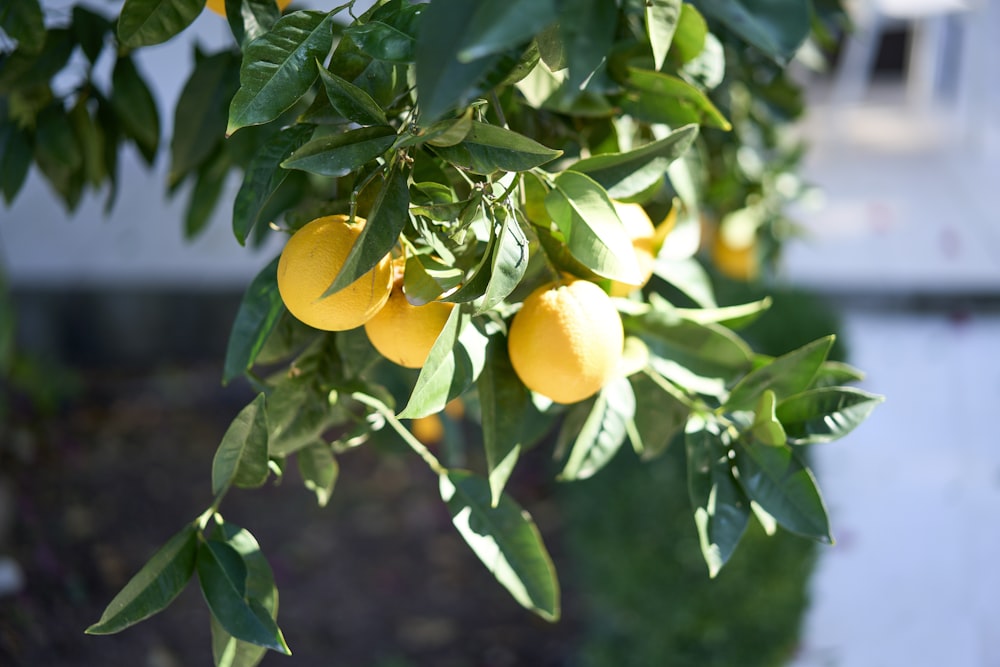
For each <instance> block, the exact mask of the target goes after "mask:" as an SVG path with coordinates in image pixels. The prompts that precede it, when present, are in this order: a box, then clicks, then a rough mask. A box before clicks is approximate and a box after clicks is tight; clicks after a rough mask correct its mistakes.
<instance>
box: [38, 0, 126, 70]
mask: <svg viewBox="0 0 1000 667" xmlns="http://www.w3.org/2000/svg"><path fill="white" fill-rule="evenodd" d="M113 31H114V26H113V25H112V24H111V21H109V20H108V19H107V18H105V17H104V15H103V14H98V13H96V12H92V11H90V10H89V9H87V8H86V7H84V6H83V5H74V6H73V35H74V36H75V37H76V41H77V42H79V43H80V49H81V50H82V51H83V53H84V55H86V56H87V59H88V60H90V62H91V64H93V63H96V62H97V59H98V58H99V57H100V55H101V53H102V52H103V51H104V45H105V44H106V42H107V35H108V33H109V32H113ZM39 45H41V42H39Z"/></svg>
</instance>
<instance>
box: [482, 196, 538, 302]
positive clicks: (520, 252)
mask: <svg viewBox="0 0 1000 667" xmlns="http://www.w3.org/2000/svg"><path fill="white" fill-rule="evenodd" d="M501 210H502V211H503V213H502V218H503V221H502V222H501V223H499V225H500V231H499V232H498V233H497V238H496V242H495V243H494V244H493V248H492V250H491V256H492V259H491V263H490V280H489V283H488V284H487V285H486V291H485V292H484V293H483V297H482V301H481V302H480V303H479V305H478V307H477V309H476V310H477V311H478V312H485V311H487V310H490V309H491V308H494V307H495V306H497V305H499V304H500V302H501V301H503V300H504V299H506V298H507V297H508V296H510V294H511V292H513V291H514V289H515V288H517V286H518V284H519V283H520V282H521V278H523V277H524V273H525V271H526V270H527V269H528V239H527V237H525V235H524V231H523V230H522V229H521V226H520V225H519V224H518V223H517V219H516V218H514V216H512V215H510V214H509V213H507V212H506V210H504V209H501Z"/></svg>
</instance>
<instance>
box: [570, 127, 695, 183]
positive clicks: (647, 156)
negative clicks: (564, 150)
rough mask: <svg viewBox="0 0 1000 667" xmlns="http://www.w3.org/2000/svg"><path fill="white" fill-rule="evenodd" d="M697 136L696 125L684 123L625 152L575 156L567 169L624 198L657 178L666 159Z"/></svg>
mask: <svg viewBox="0 0 1000 667" xmlns="http://www.w3.org/2000/svg"><path fill="white" fill-rule="evenodd" d="M697 136H698V126H697V125H687V126H685V127H681V128H678V129H676V130H674V131H673V132H671V133H670V135H669V136H667V137H665V138H663V139H660V140H659V141H654V142H653V143H651V144H646V145H645V146H641V147H640V148H637V149H635V150H632V151H628V152H626V153H604V154H601V155H595V156H593V157H588V158H584V159H582V160H578V161H577V162H575V163H574V164H572V165H571V166H570V167H569V169H571V170H573V171H576V172H580V173H581V174H586V175H587V176H589V177H590V178H592V179H593V180H594V181H596V182H597V183H598V184H600V185H601V187H603V188H604V189H605V190H607V192H608V196H609V197H611V198H612V199H625V198H627V197H632V196H634V195H637V194H639V193H641V192H644V191H645V190H646V189H647V188H649V187H650V186H652V185H654V184H656V183H657V182H659V181H660V180H661V179H662V178H663V174H664V173H665V172H666V171H667V167H668V166H669V165H670V163H671V162H673V161H674V160H675V159H677V158H678V157H680V156H681V155H682V154H683V153H684V152H685V151H687V149H688V148H689V147H690V146H691V144H692V143H694V140H695V137H697Z"/></svg>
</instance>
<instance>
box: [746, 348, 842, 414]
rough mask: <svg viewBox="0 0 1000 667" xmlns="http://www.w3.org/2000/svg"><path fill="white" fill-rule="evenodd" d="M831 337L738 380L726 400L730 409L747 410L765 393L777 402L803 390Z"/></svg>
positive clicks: (814, 372) (818, 365)
mask: <svg viewBox="0 0 1000 667" xmlns="http://www.w3.org/2000/svg"><path fill="white" fill-rule="evenodd" d="M833 340H834V336H832V335H831V336H826V337H824V338H820V339H818V340H815V341H813V342H811V343H808V344H806V345H803V346H802V347H800V348H799V349H797V350H793V351H791V352H789V353H788V354H784V355H782V356H780V357H778V358H777V359H774V360H773V361H771V362H770V363H768V364H767V365H765V366H761V367H760V368H756V369H754V370H753V371H751V372H750V373H747V375H746V377H744V378H743V379H741V380H740V381H739V382H738V383H737V384H736V386H735V387H733V389H732V391H730V392H729V398H728V399H726V408H727V409H729V410H749V409H750V408H752V407H753V405H754V403H755V402H756V401H757V399H758V398H759V397H760V395H761V394H762V393H764V391H765V390H767V389H770V390H772V391H774V393H775V394H776V395H777V396H778V398H779V399H782V398H785V397H787V396H790V395H792V394H797V393H799V392H800V391H803V390H804V389H806V388H807V387H808V386H809V385H810V383H812V380H813V378H814V377H815V376H816V372H817V371H818V370H819V368H820V366H822V364H823V362H824V361H826V356H827V354H829V352H830V347H831V346H833Z"/></svg>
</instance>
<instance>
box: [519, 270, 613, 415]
mask: <svg viewBox="0 0 1000 667" xmlns="http://www.w3.org/2000/svg"><path fill="white" fill-rule="evenodd" d="M624 341H625V335H624V331H623V329H622V321H621V317H620V316H619V315H618V311H617V310H615V307H614V304H613V303H612V301H611V299H610V298H609V297H608V295H607V294H605V293H604V291H603V290H602V289H601V288H600V287H598V286H597V285H595V284H594V283H592V282H588V281H586V280H578V279H575V278H569V279H567V280H560V281H556V282H554V283H549V284H547V285H543V286H542V287H539V288H538V289H536V290H535V291H534V292H532V293H531V294H529V295H528V298H527V299H525V300H524V304H523V305H522V307H521V310H519V311H518V312H517V314H516V315H515V316H514V320H513V321H512V322H511V325H510V332H509V334H508V337H507V349H508V352H509V353H510V361H511V364H512V365H513V366H514V372H515V373H517V376H518V377H519V378H521V382H523V383H524V384H525V386H526V387H528V388H529V389H531V390H532V391H535V392H537V393H539V394H541V395H543V396H547V397H548V398H550V399H552V400H553V401H555V402H556V403H576V402H577V401H582V400H583V399H585V398H587V397H588V396H592V395H593V394H595V393H597V392H598V391H599V390H600V389H601V387H603V386H604V385H605V384H606V383H607V382H608V380H610V379H611V377H612V376H613V375H614V372H615V368H616V367H617V366H618V363H619V361H620V360H621V357H622V347H623V345H624Z"/></svg>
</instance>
